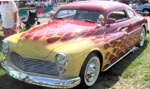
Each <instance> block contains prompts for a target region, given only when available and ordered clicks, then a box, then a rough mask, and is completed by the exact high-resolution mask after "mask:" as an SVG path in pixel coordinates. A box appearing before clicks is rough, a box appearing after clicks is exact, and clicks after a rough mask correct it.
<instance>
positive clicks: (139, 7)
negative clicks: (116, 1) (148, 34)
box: [131, 3, 150, 16]
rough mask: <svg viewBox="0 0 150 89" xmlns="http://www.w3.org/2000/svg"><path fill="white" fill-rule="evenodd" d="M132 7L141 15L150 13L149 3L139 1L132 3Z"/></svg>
mask: <svg viewBox="0 0 150 89" xmlns="http://www.w3.org/2000/svg"><path fill="white" fill-rule="evenodd" d="M131 7H132V8H133V9H135V10H136V11H138V12H139V13H141V14H142V15H146V16H147V15H149V14H150V3H145V4H140V3H133V4H132V5H131Z"/></svg>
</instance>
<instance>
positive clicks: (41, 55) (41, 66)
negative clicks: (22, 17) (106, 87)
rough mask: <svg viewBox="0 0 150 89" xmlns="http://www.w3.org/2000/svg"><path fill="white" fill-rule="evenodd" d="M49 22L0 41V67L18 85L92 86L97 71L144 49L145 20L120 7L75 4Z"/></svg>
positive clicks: (86, 2) (66, 7)
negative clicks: (0, 53)
mask: <svg viewBox="0 0 150 89" xmlns="http://www.w3.org/2000/svg"><path fill="white" fill-rule="evenodd" d="M50 16H51V17H52V20H50V21H49V22H46V23H44V24H40V25H38V26H36V27H33V28H31V29H29V30H28V31H26V32H22V33H18V34H15V35H12V36H10V37H8V38H6V39H4V40H3V45H2V52H3V55H4V57H5V58H4V61H3V62H2V66H3V68H4V69H5V70H6V71H7V73H8V74H9V75H10V76H12V77H14V78H16V79H18V80H21V81H24V82H27V83H31V84H35V85H40V86H47V87H52V88H72V87H75V86H77V85H79V84H81V85H83V86H92V85H94V84H95V82H96V80H97V79H98V76H99V74H100V73H101V72H102V71H106V70H108V69H109V68H110V67H112V66H113V65H114V64H116V63H117V62H119V61H120V60H121V59H123V58H124V57H125V56H127V55H128V54H129V53H130V52H132V51H133V50H134V48H135V47H142V46H144V41H145V36H146V32H147V19H145V18H144V17H142V16H141V15H139V14H137V13H136V12H135V11H134V10H132V8H131V7H129V6H128V5H126V4H123V3H119V2H111V1H80V2H74V3H70V4H67V5H64V6H62V7H61V8H60V9H59V10H58V11H57V12H56V13H55V14H51V15H50Z"/></svg>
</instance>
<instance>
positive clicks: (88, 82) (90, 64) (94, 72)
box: [80, 53, 101, 87]
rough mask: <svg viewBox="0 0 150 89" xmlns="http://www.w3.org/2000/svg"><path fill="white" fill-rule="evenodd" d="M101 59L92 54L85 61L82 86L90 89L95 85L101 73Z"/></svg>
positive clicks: (81, 75)
mask: <svg viewBox="0 0 150 89" xmlns="http://www.w3.org/2000/svg"><path fill="white" fill-rule="evenodd" d="M100 65H101V64H100V59H99V57H98V56H97V55H96V54H94V53H92V54H90V55H89V56H88V57H87V59H86V60H85V62H84V64H83V66H82V69H81V72H80V77H81V84H80V85H81V86H84V87H89V86H92V85H94V84H95V82H96V80H97V78H98V76H99V73H100V69H101V68H100Z"/></svg>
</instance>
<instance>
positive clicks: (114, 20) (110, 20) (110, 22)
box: [107, 18, 116, 24]
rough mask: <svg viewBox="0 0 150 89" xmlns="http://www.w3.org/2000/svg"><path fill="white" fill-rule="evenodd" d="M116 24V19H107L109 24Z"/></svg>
mask: <svg viewBox="0 0 150 89" xmlns="http://www.w3.org/2000/svg"><path fill="white" fill-rule="evenodd" d="M115 22H116V19H113V18H108V19H107V24H112V23H115Z"/></svg>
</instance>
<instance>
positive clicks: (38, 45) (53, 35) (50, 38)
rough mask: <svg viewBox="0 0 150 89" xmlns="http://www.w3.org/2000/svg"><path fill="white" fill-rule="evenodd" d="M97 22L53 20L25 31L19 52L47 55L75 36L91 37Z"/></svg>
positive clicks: (40, 55) (21, 38)
mask: <svg viewBox="0 0 150 89" xmlns="http://www.w3.org/2000/svg"><path fill="white" fill-rule="evenodd" d="M97 27H98V26H97V24H95V23H89V22H84V21H77V20H76V21H74V20H53V21H50V22H48V23H46V24H41V25H39V26H36V27H34V28H31V29H30V30H28V31H27V32H25V33H24V34H23V35H22V36H21V37H20V40H19V43H18V47H20V50H19V53H23V54H24V55H26V56H28V55H32V56H35V57H47V56H48V55H49V53H50V52H51V51H52V50H53V49H55V48H56V47H58V46H61V45H63V44H66V43H68V42H70V41H73V39H75V38H79V37H80V38H81V37H89V36H91V35H92V34H94V33H95V32H96V31H97V30H96V28H97Z"/></svg>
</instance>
